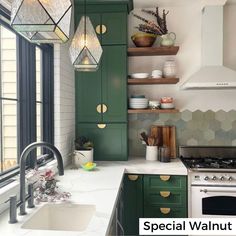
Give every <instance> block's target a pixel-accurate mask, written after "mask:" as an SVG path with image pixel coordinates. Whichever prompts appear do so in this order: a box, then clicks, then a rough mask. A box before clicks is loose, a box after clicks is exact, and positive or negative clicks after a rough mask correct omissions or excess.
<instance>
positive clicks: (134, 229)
mask: <svg viewBox="0 0 236 236" xmlns="http://www.w3.org/2000/svg"><path fill="white" fill-rule="evenodd" d="M137 177H138V178H137ZM136 178H137V179H136ZM140 217H143V176H142V175H137V176H136V175H128V174H127V175H125V177H124V231H125V235H139V218H140Z"/></svg>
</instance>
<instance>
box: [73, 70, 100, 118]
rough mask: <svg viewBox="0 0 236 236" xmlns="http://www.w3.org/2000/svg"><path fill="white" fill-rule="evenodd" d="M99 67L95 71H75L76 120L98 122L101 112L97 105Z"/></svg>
mask: <svg viewBox="0 0 236 236" xmlns="http://www.w3.org/2000/svg"><path fill="white" fill-rule="evenodd" d="M101 93H102V92H101V68H99V70H98V71H96V72H76V76H75V94H76V101H75V104H76V121H77V122H100V121H101V120H102V117H101V113H99V111H98V110H97V106H98V105H99V104H101Z"/></svg>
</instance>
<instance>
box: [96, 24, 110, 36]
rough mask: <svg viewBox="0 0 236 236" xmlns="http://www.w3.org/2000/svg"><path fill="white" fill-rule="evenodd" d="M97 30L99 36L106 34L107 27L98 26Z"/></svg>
mask: <svg viewBox="0 0 236 236" xmlns="http://www.w3.org/2000/svg"><path fill="white" fill-rule="evenodd" d="M95 30H96V33H97V34H105V33H106V32H107V27H106V26H105V25H97V26H96V29H95Z"/></svg>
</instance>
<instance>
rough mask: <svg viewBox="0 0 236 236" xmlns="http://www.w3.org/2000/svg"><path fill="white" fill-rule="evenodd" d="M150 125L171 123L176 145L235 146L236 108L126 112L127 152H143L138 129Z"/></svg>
mask: <svg viewBox="0 0 236 236" xmlns="http://www.w3.org/2000/svg"><path fill="white" fill-rule="evenodd" d="M151 125H174V126H176V131H177V137H176V139H177V145H211V146H219V145H223V146H226V145H227V146H236V111H235V110H232V111H229V112H226V111H222V110H220V111H218V112H213V111H210V110H209V111H206V112H202V111H200V110H197V111H194V112H191V111H188V110H185V111H182V112H180V113H176V114H131V115H129V155H130V156H143V155H145V145H143V144H142V143H141V141H140V135H139V134H140V133H141V132H142V131H145V132H147V133H149V132H150V127H151Z"/></svg>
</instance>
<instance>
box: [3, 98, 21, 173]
mask: <svg viewBox="0 0 236 236" xmlns="http://www.w3.org/2000/svg"><path fill="white" fill-rule="evenodd" d="M1 140H2V148H1V149H2V159H1V171H5V170H8V169H10V168H12V167H15V166H16V165H17V102H16V101H9V100H2V137H1Z"/></svg>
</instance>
